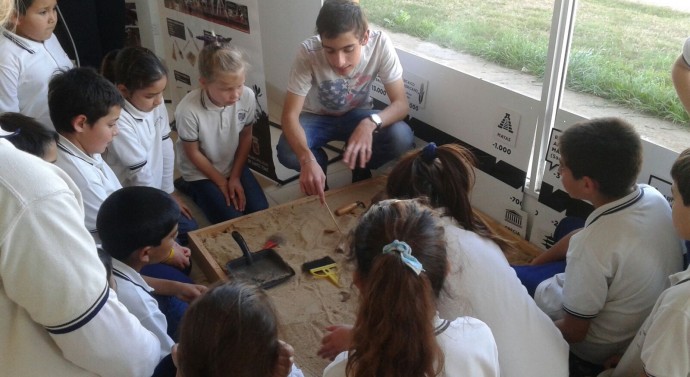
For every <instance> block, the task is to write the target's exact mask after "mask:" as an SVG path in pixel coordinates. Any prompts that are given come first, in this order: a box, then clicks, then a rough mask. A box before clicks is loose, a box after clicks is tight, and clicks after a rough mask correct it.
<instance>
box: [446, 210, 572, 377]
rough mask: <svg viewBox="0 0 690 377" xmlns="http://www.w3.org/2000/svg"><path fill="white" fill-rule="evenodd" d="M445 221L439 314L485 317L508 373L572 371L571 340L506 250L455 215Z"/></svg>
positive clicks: (517, 376) (550, 376)
mask: <svg viewBox="0 0 690 377" xmlns="http://www.w3.org/2000/svg"><path fill="white" fill-rule="evenodd" d="M444 221H445V223H446V224H445V226H444V228H445V238H446V243H447V245H448V248H447V249H448V261H449V264H450V272H449V274H448V276H447V277H446V283H445V287H444V289H443V290H442V291H441V295H440V299H439V303H438V310H439V313H440V315H441V316H442V317H444V318H455V317H458V316H471V317H475V318H477V319H479V320H481V321H483V322H484V323H486V324H487V325H488V326H489V328H490V329H491V332H492V333H493V335H494V339H496V346H497V347H498V358H499V361H500V365H501V376H503V377H523V376H531V377H557V376H561V377H567V376H568V349H569V347H568V343H567V342H566V341H565V340H564V339H563V336H562V335H561V332H560V331H558V329H557V328H556V326H555V325H554V323H553V321H552V320H551V319H550V318H549V317H548V316H547V315H546V314H545V313H544V312H543V311H541V310H540V309H539V307H537V305H536V304H535V303H534V300H533V299H532V297H530V295H529V294H528V293H527V290H526V289H525V287H524V286H523V285H522V283H521V282H520V279H518V277H517V275H516V273H515V270H514V269H513V268H511V267H510V265H509V264H508V261H507V260H506V257H505V255H504V254H503V251H502V250H501V249H500V248H499V247H498V245H496V243H494V242H493V241H491V240H489V239H486V238H483V237H481V236H479V235H478V234H476V233H474V232H470V231H467V230H465V229H462V228H460V227H458V226H457V223H456V222H455V221H453V220H452V218H450V217H444ZM527 344H528V345H529V346H525V345H527Z"/></svg>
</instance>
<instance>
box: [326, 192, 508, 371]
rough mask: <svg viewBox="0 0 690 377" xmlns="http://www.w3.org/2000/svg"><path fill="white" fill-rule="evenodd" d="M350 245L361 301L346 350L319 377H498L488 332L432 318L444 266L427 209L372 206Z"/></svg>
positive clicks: (411, 204) (440, 237)
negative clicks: (322, 375) (321, 376)
mask: <svg viewBox="0 0 690 377" xmlns="http://www.w3.org/2000/svg"><path fill="white" fill-rule="evenodd" d="M350 245H351V246H350V256H351V258H352V259H353V260H354V263H355V265H356V267H355V272H354V279H353V280H354V284H355V286H356V287H357V288H358V289H359V291H360V292H361V302H360V305H359V309H358V313H357V320H356V322H355V325H354V327H353V328H352V333H351V335H352V341H351V343H350V346H349V350H348V352H343V353H341V354H340V355H339V356H338V357H337V358H336V359H335V361H334V362H333V363H331V365H329V366H328V367H327V368H326V370H325V371H324V377H341V376H342V377H344V376H347V377H394V376H395V377H401V376H410V377H422V376H424V377H431V376H498V354H497V351H496V345H495V343H494V340H493V336H492V335H491V331H490V330H489V328H488V327H487V326H486V325H485V324H484V323H483V322H481V321H479V320H477V319H474V318H470V317H462V318H457V319H455V320H453V321H447V320H443V319H440V318H439V317H438V315H437V313H436V298H437V297H438V295H439V294H440V292H441V289H442V287H443V284H444V278H445V275H446V271H447V268H448V262H447V256H446V244H445V241H444V230H443V224H442V222H441V219H440V218H439V217H438V215H437V214H436V213H435V212H434V211H433V210H431V209H429V208H427V207H425V206H423V205H422V204H420V202H418V201H416V200H387V201H384V202H381V203H378V204H375V205H374V206H372V208H370V209H369V210H368V211H367V212H366V213H365V214H364V215H363V216H362V218H361V220H360V222H359V224H358V225H357V227H356V228H355V229H354V230H353V232H352V233H351V242H350Z"/></svg>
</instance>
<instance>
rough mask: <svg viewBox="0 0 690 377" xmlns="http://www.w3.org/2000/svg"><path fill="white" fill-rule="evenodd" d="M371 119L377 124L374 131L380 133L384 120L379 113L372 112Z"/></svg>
mask: <svg viewBox="0 0 690 377" xmlns="http://www.w3.org/2000/svg"><path fill="white" fill-rule="evenodd" d="M369 119H371V121H372V122H374V124H376V128H374V132H373V133H375V134H376V133H378V132H379V131H380V130H381V125H382V124H383V121H382V120H381V117H380V116H379V114H371V115H369Z"/></svg>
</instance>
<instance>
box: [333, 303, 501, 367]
mask: <svg viewBox="0 0 690 377" xmlns="http://www.w3.org/2000/svg"><path fill="white" fill-rule="evenodd" d="M410 299H414V298H410ZM434 325H435V327H436V333H437V335H436V341H437V342H438V345H439V347H440V348H441V351H443V354H444V356H445V358H444V365H443V373H441V374H440V375H439V376H440V377H457V376H472V377H498V376H499V375H500V372H499V367H498V351H497V350H496V343H495V342H494V338H493V336H492V335H491V330H489V327H488V326H487V325H486V324H484V322H482V321H480V320H478V319H475V318H471V317H462V318H457V319H455V320H454V321H452V322H451V321H446V320H442V319H440V318H438V317H436V319H435V320H434ZM400 330H401V331H404V329H400ZM347 356H348V353H347V351H346V352H342V353H340V354H339V355H338V356H337V357H336V358H335V360H333V362H331V363H330V364H329V365H328V366H327V367H326V369H325V370H324V371H323V377H345V376H346V374H345V367H346V366H347Z"/></svg>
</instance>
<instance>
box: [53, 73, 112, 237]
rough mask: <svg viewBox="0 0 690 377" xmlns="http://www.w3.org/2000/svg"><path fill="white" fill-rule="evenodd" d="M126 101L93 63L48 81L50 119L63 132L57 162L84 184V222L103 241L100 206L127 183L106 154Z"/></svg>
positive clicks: (58, 74) (72, 176)
mask: <svg viewBox="0 0 690 377" xmlns="http://www.w3.org/2000/svg"><path fill="white" fill-rule="evenodd" d="M123 104H124V100H123V98H122V95H121V94H120V92H119V91H118V90H117V88H116V87H115V85H113V84H112V83H111V82H110V81H108V80H106V79H105V78H104V77H103V76H101V75H99V74H98V73H97V72H96V71H95V70H93V69H91V68H73V69H70V70H68V71H61V72H59V73H57V74H56V75H55V76H53V78H52V79H51V80H50V83H49V84H48V106H49V108H50V118H51V119H52V120H53V125H54V126H55V129H56V130H57V132H58V133H59V134H60V138H59V140H58V160H57V162H56V164H57V165H58V166H59V167H60V168H62V170H64V171H65V172H66V173H67V174H68V175H69V176H70V177H71V178H72V179H73V180H74V182H75V183H76V184H77V186H78V187H79V188H80V189H81V192H82V195H83V198H84V207H85V219H84V223H85V224H86V229H88V231H89V232H90V233H91V235H92V236H93V237H94V239H96V241H97V242H98V229H97V228H96V215H97V214H98V208H99V207H100V206H101V203H103V201H104V200H105V198H107V197H108V195H110V194H111V193H113V192H114V191H115V190H117V189H119V188H120V187H122V186H121V185H120V182H119V181H118V179H117V176H115V173H113V171H112V170H111V169H110V167H109V166H108V165H107V164H106V163H105V162H104V161H103V158H102V157H101V153H103V152H104V151H105V148H106V147H107V146H108V143H110V142H111V141H112V140H113V137H115V136H116V135H117V132H118V129H117V120H118V119H119V117H120V111H121V109H122V106H123Z"/></svg>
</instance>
